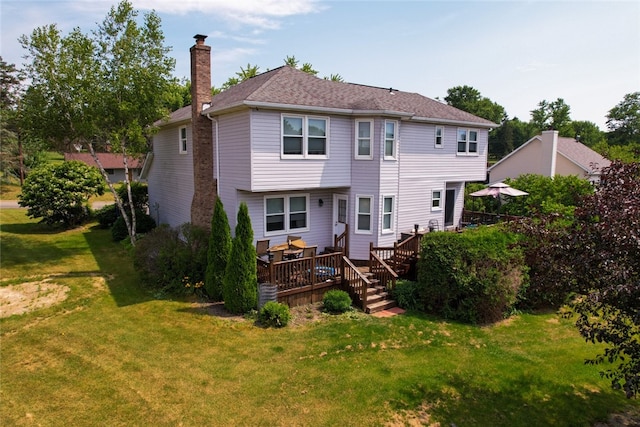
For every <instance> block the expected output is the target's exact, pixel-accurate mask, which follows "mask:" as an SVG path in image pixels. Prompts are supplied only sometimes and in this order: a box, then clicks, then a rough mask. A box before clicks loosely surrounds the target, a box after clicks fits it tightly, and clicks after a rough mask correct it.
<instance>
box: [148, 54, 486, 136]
mask: <svg viewBox="0 0 640 427" xmlns="http://www.w3.org/2000/svg"><path fill="white" fill-rule="evenodd" d="M251 106H254V107H263V108H268V107H272V108H279V109H287V108H294V109H299V110H301V109H305V110H309V111H328V110H330V111H335V112H342V113H345V114H388V115H396V116H406V117H415V118H418V119H422V120H432V121H441V122H445V123H446V122H454V123H470V124H475V125H477V126H481V127H495V126H496V125H495V124H494V123H492V122H491V121H489V120H485V119H483V118H480V117H477V116H474V115H473V114H469V113H467V112H465V111H462V110H458V109H457V108H454V107H451V106H449V105H446V104H443V103H441V102H439V101H436V100H433V99H430V98H427V97H425V96H422V95H420V94H417V93H411V92H402V91H398V90H396V89H393V90H390V89H385V88H379V87H372V86H365V85H359V84H353V83H343V82H335V81H330V80H324V79H320V78H318V77H315V76H313V75H311V74H308V73H305V72H303V71H300V70H297V69H295V68H293V67H290V66H282V67H279V68H276V69H274V70H271V71H267V72H265V73H262V74H259V75H257V76H255V77H252V78H250V79H248V80H245V81H244V82H242V83H240V84H237V85H235V86H232V87H231V88H229V89H227V90H225V91H224V92H221V93H219V94H218V95H216V96H215V97H213V100H212V103H211V108H209V109H207V110H205V112H206V113H210V114H220V113H223V112H225V111H229V110H233V109H236V108H246V107H251ZM190 114H191V112H190V110H189V107H184V108H181V109H179V110H177V111H174V112H173V113H172V114H171V117H170V118H169V121H168V122H164V123H176V122H179V121H182V120H185V119H188V118H189V117H190ZM158 124H160V123H158Z"/></svg>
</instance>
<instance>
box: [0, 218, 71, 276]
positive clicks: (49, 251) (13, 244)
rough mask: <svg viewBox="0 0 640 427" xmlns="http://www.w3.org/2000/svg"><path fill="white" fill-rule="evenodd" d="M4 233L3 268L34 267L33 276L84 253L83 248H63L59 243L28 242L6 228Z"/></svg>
mask: <svg viewBox="0 0 640 427" xmlns="http://www.w3.org/2000/svg"><path fill="white" fill-rule="evenodd" d="M3 231H4V233H3V235H2V242H1V245H0V246H1V248H2V267H3V268H7V269H10V268H14V267H18V266H25V267H29V266H33V268H32V269H31V270H32V272H33V274H39V273H42V272H44V271H46V269H47V267H48V266H55V265H58V264H59V263H60V262H62V261H63V260H64V259H65V258H69V257H73V256H76V255H78V254H79V253H81V252H82V251H83V250H82V248H73V247H61V246H60V245H59V244H57V242H46V241H42V240H37V241H35V240H30V241H26V240H24V239H21V238H20V237H18V236H15V235H11V234H9V232H7V231H6V230H4V227H3Z"/></svg>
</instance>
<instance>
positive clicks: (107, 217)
mask: <svg viewBox="0 0 640 427" xmlns="http://www.w3.org/2000/svg"><path fill="white" fill-rule="evenodd" d="M93 215H94V216H95V217H96V219H97V220H98V225H99V226H100V228H111V226H113V224H114V223H115V222H116V220H117V219H118V217H119V216H120V212H118V207H117V206H116V205H115V204H113V205H106V206H104V207H102V208H100V209H98V210H97V211H95V212H94V214H93ZM125 231H126V230H125Z"/></svg>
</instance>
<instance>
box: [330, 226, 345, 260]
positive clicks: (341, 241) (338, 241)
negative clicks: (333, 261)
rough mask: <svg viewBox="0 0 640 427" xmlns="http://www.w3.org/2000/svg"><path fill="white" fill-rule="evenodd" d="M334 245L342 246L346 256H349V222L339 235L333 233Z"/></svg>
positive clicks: (335, 246)
mask: <svg viewBox="0 0 640 427" xmlns="http://www.w3.org/2000/svg"><path fill="white" fill-rule="evenodd" d="M333 247H334V248H340V250H341V252H342V254H343V255H344V256H347V257H348V256H349V224H345V225H344V231H343V232H342V234H340V235H339V236H338V235H337V234H334V235H333Z"/></svg>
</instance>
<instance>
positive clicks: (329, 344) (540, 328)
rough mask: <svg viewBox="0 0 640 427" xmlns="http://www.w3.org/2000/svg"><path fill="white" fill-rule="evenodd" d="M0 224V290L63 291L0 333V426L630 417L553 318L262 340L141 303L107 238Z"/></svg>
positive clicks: (435, 323)
mask: <svg viewBox="0 0 640 427" xmlns="http://www.w3.org/2000/svg"><path fill="white" fill-rule="evenodd" d="M1 220H2V234H1V237H2V239H1V244H2V248H1V249H2V282H1V283H2V285H3V286H10V285H11V284H15V283H19V282H22V281H25V280H26V278H27V277H32V276H34V275H35V276H38V277H40V278H44V277H50V275H51V274H56V275H57V276H55V277H53V280H54V281H55V282H56V283H60V284H64V285H66V286H69V287H70V289H71V291H70V296H69V298H68V299H67V300H66V301H65V302H63V303H61V304H60V305H58V306H55V307H50V308H45V309H41V310H38V311H36V312H33V313H30V314H26V315H22V316H13V317H11V318H8V319H3V320H2V321H1V322H0V327H1V332H2V336H1V342H2V347H1V352H2V354H1V366H0V369H1V370H0V374H1V377H0V378H1V384H2V387H1V389H0V401H2V405H0V417H1V418H0V424H2V425H31V424H32V423H35V424H41V425H97V424H108V425H151V424H152V425H178V424H180V423H182V424H183V425H187V426H188V425H269V426H271V425H287V426H289V425H379V424H384V423H385V422H386V421H389V420H392V419H393V417H394V416H395V417H396V418H395V419H396V420H401V421H402V420H408V419H409V418H408V416H405V417H404V418H403V414H404V413H405V412H404V411H413V410H415V409H417V408H420V407H421V408H422V409H423V412H424V413H423V414H422V416H423V422H425V423H426V422H427V421H425V420H427V419H428V420H429V422H432V423H433V422H440V423H441V425H450V423H455V424H456V425H458V426H465V425H492V426H499V425H504V426H507V425H508V426H518V425H520V426H531V425H536V426H542V425H554V426H563V425H564V426H569V425H571V426H575V425H590V424H591V423H592V422H594V421H595V420H599V419H605V418H606V416H607V414H608V413H610V412H613V411H620V410H622V409H624V408H625V407H627V405H630V404H636V405H637V402H631V403H630V402H628V401H626V399H624V397H623V396H622V395H621V394H620V393H615V392H613V391H612V390H610V388H609V386H608V383H607V382H606V381H604V380H601V379H600V378H599V376H598V374H597V371H598V369H597V368H594V367H590V366H585V365H583V363H582V362H583V360H584V359H585V358H587V357H590V356H592V355H593V354H594V352H595V350H596V349H595V348H594V347H593V346H592V345H587V344H585V343H584V341H583V340H582V339H581V338H580V337H578V335H577V333H576V332H575V329H574V327H573V326H572V325H571V323H570V322H568V321H565V320H559V319H558V318H557V317H556V316H554V315H538V316H534V315H522V316H519V317H517V318H515V319H513V320H510V321H506V322H504V323H502V324H500V325H497V326H493V327H484V328H481V327H473V326H466V325H458V324H453V323H446V322H442V321H439V320H434V319H430V318H427V317H424V316H420V315H405V316H398V317H394V318H391V319H377V318H373V317H369V316H362V315H359V316H353V315H352V316H343V317H336V318H331V319H330V320H328V321H324V322H321V323H314V324H310V325H307V326H299V327H295V328H285V329H283V330H273V329H261V328H258V327H256V326H254V325H253V324H252V323H251V322H250V321H242V322H233V321H230V320H225V319H222V318H218V317H212V316H208V315H205V314H203V313H202V312H200V311H199V310H197V309H194V308H193V306H192V304H190V303H189V302H185V301H170V300H154V299H152V298H150V296H149V295H148V294H147V293H145V292H144V291H143V290H142V289H141V288H140V287H139V285H138V283H137V278H136V274H135V272H134V271H133V270H132V267H131V263H130V261H129V258H128V255H127V253H126V252H125V251H124V250H123V249H122V248H121V247H120V246H118V245H116V244H114V243H112V242H110V241H109V233H108V231H102V230H96V229H91V228H84V229H78V230H73V231H67V232H61V233H49V232H48V231H47V230H46V229H44V228H41V226H39V225H37V224H35V223H34V222H33V221H31V220H28V219H26V218H25V217H24V213H23V211H18V210H14V211H3V212H2V215H1ZM96 276H98V278H99V277H104V278H106V279H107V280H106V282H104V283H106V285H104V286H102V287H100V286H96ZM97 283H98V284H99V283H100V282H99V281H98V282H97ZM405 415H406V414H405Z"/></svg>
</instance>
